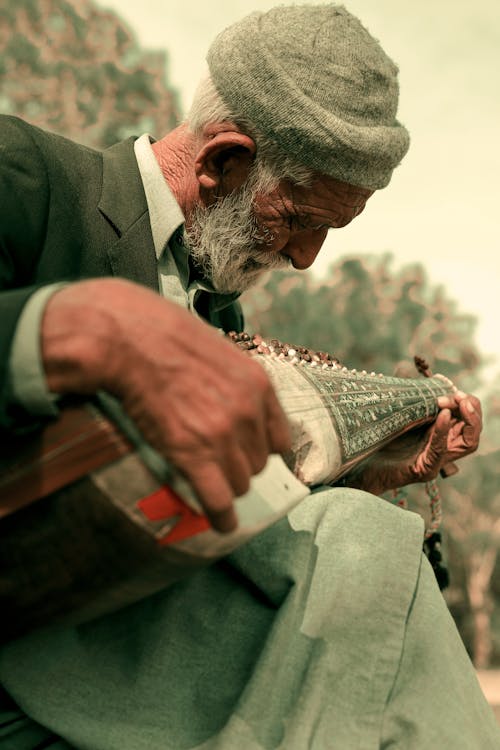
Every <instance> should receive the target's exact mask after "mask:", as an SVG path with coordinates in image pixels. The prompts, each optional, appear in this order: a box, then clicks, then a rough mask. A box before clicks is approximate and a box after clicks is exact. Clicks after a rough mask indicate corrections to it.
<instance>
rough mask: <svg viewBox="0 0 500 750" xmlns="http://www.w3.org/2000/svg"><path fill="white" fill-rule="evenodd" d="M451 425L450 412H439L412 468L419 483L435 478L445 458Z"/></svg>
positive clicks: (445, 410) (444, 410) (447, 410)
mask: <svg viewBox="0 0 500 750" xmlns="http://www.w3.org/2000/svg"><path fill="white" fill-rule="evenodd" d="M452 424H453V420H452V414H451V411H450V410H449V409H443V410H442V411H440V412H439V414H438V416H437V419H436V421H435V423H434V425H433V426H432V428H431V430H430V434H429V439H428V441H427V444H426V445H425V447H424V449H423V450H422V451H421V452H420V453H419V454H418V456H417V458H416V460H415V464H414V466H413V472H414V473H415V476H416V477H417V478H418V479H419V480H420V481H428V480H430V479H434V478H435V477H436V476H437V474H438V472H439V470H440V468H441V466H442V464H443V460H444V459H445V458H446V456H447V451H448V434H449V432H450V428H451V426H452Z"/></svg>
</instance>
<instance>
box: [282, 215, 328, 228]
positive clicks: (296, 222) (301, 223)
mask: <svg viewBox="0 0 500 750" xmlns="http://www.w3.org/2000/svg"><path fill="white" fill-rule="evenodd" d="M288 228H289V229H290V230H293V231H296V232H302V231H305V230H309V231H313V232H316V231H318V230H319V229H331V228H332V227H331V226H330V224H312V223H311V217H310V216H305V215H301V214H295V215H294V216H289V217H288Z"/></svg>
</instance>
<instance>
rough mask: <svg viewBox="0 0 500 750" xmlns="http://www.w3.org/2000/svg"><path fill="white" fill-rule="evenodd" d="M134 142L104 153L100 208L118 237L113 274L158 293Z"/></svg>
mask: <svg viewBox="0 0 500 750" xmlns="http://www.w3.org/2000/svg"><path fill="white" fill-rule="evenodd" d="M134 140H135V138H128V139H127V140H126V141H122V142H121V143H117V144H116V145H114V146H111V147H110V148H108V149H106V150H105V151H103V153H102V159H103V180H102V192H101V198H100V201H99V204H98V208H99V211H100V212H101V214H102V215H103V216H104V217H105V218H106V220H107V221H108V222H109V223H110V224H111V226H112V227H113V229H114V231H115V233H116V235H117V238H118V239H117V241H116V242H115V243H114V244H113V245H111V247H109V248H108V256H109V261H110V263H111V268H112V270H113V274H114V275H115V276H122V277H123V278H126V279H130V280H131V281H135V282H137V283H139V284H143V285H145V286H148V287H150V288H151V289H155V290H156V291H158V271H157V262H156V255H155V250H154V245H153V238H152V235H151V226H150V222H149V213H148V206H147V203H146V197H145V195H144V189H143V186H142V180H141V176H140V173H139V168H138V166H137V160H136V158H135V153H134Z"/></svg>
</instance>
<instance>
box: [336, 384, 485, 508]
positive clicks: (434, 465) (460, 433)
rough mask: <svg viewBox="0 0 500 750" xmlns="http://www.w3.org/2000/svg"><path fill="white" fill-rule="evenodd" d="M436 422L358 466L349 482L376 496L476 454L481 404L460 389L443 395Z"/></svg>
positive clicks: (350, 476) (398, 441) (426, 480)
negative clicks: (452, 393) (453, 393)
mask: <svg viewBox="0 0 500 750" xmlns="http://www.w3.org/2000/svg"><path fill="white" fill-rule="evenodd" d="M438 405H439V407H440V409H441V411H440V412H439V414H438V416H437V418H436V421H435V422H434V423H433V425H432V426H431V427H430V428H426V429H425V430H422V429H420V430H412V431H411V432H408V433H407V434H406V435H403V436H402V437H400V438H397V439H396V440H393V441H392V442H391V443H389V444H388V445H387V446H386V447H385V448H383V449H382V450H380V451H378V452H377V453H376V454H374V455H373V456H372V457H371V458H369V459H368V460H367V461H366V462H364V463H363V464H362V466H360V467H359V469H355V470H354V471H353V472H352V473H351V474H349V475H347V477H346V484H347V485H348V486H350V487H357V488H359V489H363V490H366V491H367V492H371V493H373V494H375V495H380V494H382V493H383V492H385V491H386V490H389V489H394V488H396V487H403V486H404V485H406V484H413V483H415V482H428V481H429V480H431V479H434V478H435V477H436V476H437V475H438V473H439V471H440V470H441V469H443V468H444V467H446V465H447V464H449V463H450V462H452V461H457V460H458V459H460V458H463V457H464V456H467V455H469V454H470V453H473V452H474V451H475V450H477V447H478V445H479V436H480V433H481V429H482V413H481V404H480V401H479V399H478V398H476V397H475V396H471V395H467V394H465V393H462V392H461V391H458V392H457V393H456V394H455V395H454V396H440V397H439V398H438Z"/></svg>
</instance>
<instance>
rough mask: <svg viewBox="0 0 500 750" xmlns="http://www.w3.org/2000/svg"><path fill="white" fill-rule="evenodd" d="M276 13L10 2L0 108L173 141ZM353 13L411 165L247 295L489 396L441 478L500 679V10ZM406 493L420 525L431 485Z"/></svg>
mask: <svg viewBox="0 0 500 750" xmlns="http://www.w3.org/2000/svg"><path fill="white" fill-rule="evenodd" d="M274 4H275V2H272V0H271V2H264V1H263V0H252V2H251V3H248V2H247V0H245V2H243V0H231V1H229V0H221V1H219V2H218V3H217V4H216V5H214V4H203V5H202V4H201V3H199V2H196V1H195V0H183V1H182V2H181V1H180V0H179V2H177V0H170V1H169V2H166V0H141V2H140V3H138V2H137V1H136V0H102V2H93V0H2V1H1V4H0V112H2V113H8V114H15V115H18V116H20V117H23V118H24V119H26V120H28V121H30V122H32V123H35V124H37V125H40V126H41V127H45V128H48V129H50V130H53V131H56V132H59V133H61V134H63V135H67V136H69V137H70V138H73V139H75V140H77V141H80V142H82V143H86V144H88V145H89V146H93V147H97V148H104V147H106V146H109V145H111V144H112V143H114V142H116V141H117V140H120V139H122V138H124V137H127V136H128V135H131V134H141V133H142V132H149V133H150V134H152V135H154V136H156V137H161V136H162V135H163V134H164V133H165V132H166V131H168V130H170V129H171V128H172V127H174V126H175V125H176V124H178V123H179V122H180V121H181V120H182V118H183V117H184V115H185V112H186V110H187V108H188V106H189V103H190V100H191V97H192V94H193V92H194V89H195V87H196V84H197V82H198V80H199V78H200V77H201V76H202V74H203V71H204V69H205V63H204V56H205V52H206V50H207V48H208V46H209V44H210V41H211V40H212V39H213V37H214V36H215V35H216V33H217V32H218V31H219V30H221V29H222V28H223V27H224V26H226V25H228V24H229V23H231V22H233V21H234V20H236V19H238V18H239V17H241V16H243V15H244V14H245V13H247V12H249V10H266V9H267V8H269V7H272V5H274ZM346 5H347V7H348V9H349V10H351V11H352V12H353V13H354V14H356V15H359V17H360V18H361V19H362V21H363V22H364V23H365V25H366V26H367V27H368V28H369V30H370V31H371V33H372V34H373V35H374V36H376V37H377V38H378V39H379V40H380V41H381V43H382V46H383V47H384V49H385V50H386V51H387V52H388V53H389V55H390V56H392V57H393V58H394V59H395V60H396V61H397V62H398V64H399V67H400V83H401V107H400V119H401V120H402V121H403V122H404V123H405V124H406V126H407V127H408V129H409V130H410V133H411V136H412V145H411V148H410V152H409V154H408V156H407V157H406V158H405V160H404V162H403V164H402V165H401V166H400V167H398V169H397V170H396V172H395V174H394V177H393V180H392V182H391V184H390V186H389V187H388V188H386V189H385V190H383V191H380V192H379V193H377V194H376V195H375V196H374V197H373V198H372V199H371V200H370V202H369V204H368V206H367V209H366V211H365V212H364V213H363V215H362V216H361V217H359V218H358V219H356V221H355V222H354V223H353V224H352V225H350V226H348V227H346V228H344V229H342V230H341V231H333V232H331V233H330V236H329V239H328V241H327V244H326V245H325V248H324V250H322V253H321V255H320V257H319V259H318V261H317V263H316V267H315V270H314V272H310V273H309V272H301V273H300V274H299V273H286V274H283V273H282V274H278V275H275V276H273V277H272V278H271V279H270V280H268V281H267V283H264V284H263V285H261V286H260V287H259V288H257V289H255V290H252V291H251V292H249V293H247V294H246V295H245V296H244V299H243V303H244V307H245V311H246V316H247V330H251V331H253V332H257V331H258V332H260V333H262V334H264V335H273V336H276V337H277V338H281V339H284V340H286V341H289V342H293V343H298V344H303V345H306V346H308V347H310V348H316V349H323V350H327V351H330V352H331V353H333V354H335V355H336V356H338V357H339V359H341V360H343V361H344V362H345V363H346V364H348V365H349V366H350V367H357V368H361V369H367V370H377V371H379V372H384V373H386V374H389V373H391V372H392V371H393V370H394V367H395V366H396V364H397V363H398V362H400V361H401V360H405V359H409V358H411V357H412V356H413V355H414V354H420V355H422V356H423V357H425V358H426V359H427V360H428V361H429V362H430V364H431V367H432V369H433V370H434V371H440V372H443V373H444V374H446V375H448V376H449V377H451V378H452V379H454V380H455V381H456V383H458V384H459V385H460V387H461V388H462V389H463V390H467V391H472V392H476V393H479V394H480V395H481V397H482V399H483V406H484V412H485V433H484V439H483V441H482V446H481V450H480V452H479V455H475V456H473V457H469V458H468V459H466V460H465V461H463V462H462V464H461V471H460V473H459V474H458V475H457V476H456V477H453V478H450V479H448V480H446V482H441V490H442V494H443V499H444V506H445V518H444V542H445V554H446V558H447V561H448V567H449V569H450V574H451V585H450V587H449V589H448V590H447V592H446V598H447V601H448V604H449V606H450V610H451V612H452V614H453V616H454V618H455V620H456V622H457V625H458V627H459V629H460V632H461V634H462V637H463V639H464V642H465V644H466V646H467V648H468V650H469V653H470V654H471V656H472V658H473V660H474V663H475V665H476V666H477V667H478V668H479V669H485V668H489V667H492V666H497V667H500V575H499V573H500V555H499V554H498V552H499V548H500V484H499V479H500V360H499V358H498V353H499V352H500V323H499V303H498V298H499V291H500V241H499V240H500V223H499V218H498V217H499V207H498V205H497V204H498V203H499V198H500V190H499V187H498V179H499V178H498V175H499V174H500V149H499V148H498V145H497V139H498V133H499V124H500V123H499V120H500V118H499V114H500V97H499V96H498V75H499V74H498V71H499V70H500V8H499V6H498V2H497V0H476V2H475V3H474V4H471V3H466V2H465V1H463V2H462V1H461V0H440V2H439V3H435V2H434V1H433V0H422V2H420V3H403V2H401V0H379V1H378V2H377V3H373V2H370V0H346ZM409 494H410V497H409V502H410V506H411V507H414V508H415V509H418V510H419V511H420V512H422V513H423V514H424V515H425V514H426V513H427V503H426V501H425V497H424V493H423V489H422V488H421V487H419V488H416V489H415V488H412V490H411V492H410V493H409ZM390 554H393V555H395V557H396V560H397V551H394V550H391V551H390ZM395 569H396V570H397V561H396V564H395ZM498 702H499V704H500V696H499V699H498Z"/></svg>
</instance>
